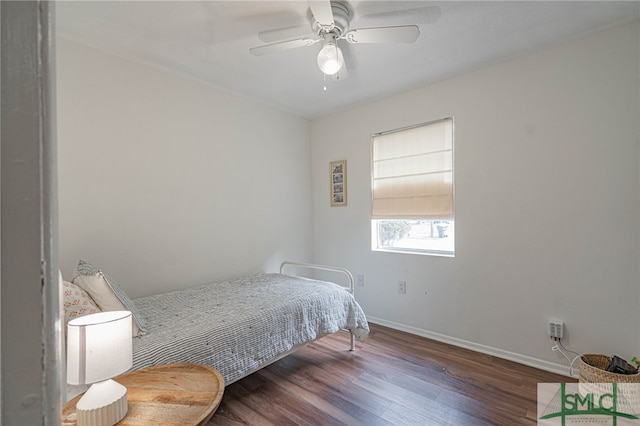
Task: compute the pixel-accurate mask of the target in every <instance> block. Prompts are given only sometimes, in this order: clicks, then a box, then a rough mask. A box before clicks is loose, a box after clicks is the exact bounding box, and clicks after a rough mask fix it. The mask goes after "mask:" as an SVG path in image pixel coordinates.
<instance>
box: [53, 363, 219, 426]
mask: <svg viewBox="0 0 640 426" xmlns="http://www.w3.org/2000/svg"><path fill="white" fill-rule="evenodd" d="M113 380H115V381H116V382H118V383H120V384H121V385H123V386H125V387H126V388H127V401H128V406H129V410H128V412H127V415H126V416H125V418H124V419H122V420H121V421H120V422H119V423H118V426H127V425H154V426H160V425H166V426H169V425H173V426H177V425H181V426H187V425H193V426H196V425H197V426H204V425H205V424H206V423H207V422H208V421H209V420H210V419H211V417H212V416H213V413H215V411H216V409H217V408H218V406H219V405H220V401H221V400H222V394H223V393H224V379H223V378H222V375H221V374H220V372H219V371H218V370H216V369H214V368H211V367H207V366H206V365H201V364H192V363H177V364H166V365H156V366H154V367H147V368H143V369H141V370H137V371H132V372H130V373H125V374H123V375H121V376H118V377H115V378H114V379H113ZM82 395H83V394H80V395H78V396H76V397H75V398H73V399H72V400H70V401H69V402H67V403H66V404H65V405H64V407H63V409H62V424H63V426H75V425H76V404H77V403H78V400H79V399H80V398H82Z"/></svg>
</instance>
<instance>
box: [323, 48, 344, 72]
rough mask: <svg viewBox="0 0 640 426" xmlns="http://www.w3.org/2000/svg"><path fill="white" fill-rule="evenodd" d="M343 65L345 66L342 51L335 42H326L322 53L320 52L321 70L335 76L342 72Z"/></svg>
mask: <svg viewBox="0 0 640 426" xmlns="http://www.w3.org/2000/svg"><path fill="white" fill-rule="evenodd" d="M342 65H344V57H343V56H342V49H340V48H339V47H338V46H337V45H336V43H335V41H333V40H332V41H327V42H325V44H324V46H323V47H322V49H320V52H318V67H319V68H320V70H321V71H322V72H323V73H325V74H327V75H333V74H335V73H337V72H338V71H340V68H342Z"/></svg>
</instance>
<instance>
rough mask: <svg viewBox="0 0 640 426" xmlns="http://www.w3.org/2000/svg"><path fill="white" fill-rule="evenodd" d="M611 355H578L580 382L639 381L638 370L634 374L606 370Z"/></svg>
mask: <svg viewBox="0 0 640 426" xmlns="http://www.w3.org/2000/svg"><path fill="white" fill-rule="evenodd" d="M610 362H611V357H609V356H607V355H597V354H586V355H582V356H581V357H580V375H579V377H578V380H579V382H580V383H640V371H636V372H635V374H618V373H611V372H609V371H607V367H608V366H609V363H610Z"/></svg>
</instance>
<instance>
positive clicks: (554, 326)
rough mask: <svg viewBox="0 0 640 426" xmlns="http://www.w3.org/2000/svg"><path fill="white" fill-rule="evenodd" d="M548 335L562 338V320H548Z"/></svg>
mask: <svg viewBox="0 0 640 426" xmlns="http://www.w3.org/2000/svg"><path fill="white" fill-rule="evenodd" d="M548 333H549V336H550V337H556V338H558V339H562V338H563V337H564V323H563V322H553V321H550V322H549V331H548Z"/></svg>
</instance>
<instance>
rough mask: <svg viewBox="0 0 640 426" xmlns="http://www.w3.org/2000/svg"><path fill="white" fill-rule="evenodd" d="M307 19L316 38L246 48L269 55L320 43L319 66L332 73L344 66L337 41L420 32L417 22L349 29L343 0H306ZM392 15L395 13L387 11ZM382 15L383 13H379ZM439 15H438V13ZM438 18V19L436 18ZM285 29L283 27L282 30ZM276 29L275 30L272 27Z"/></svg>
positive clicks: (410, 36)
mask: <svg viewBox="0 0 640 426" xmlns="http://www.w3.org/2000/svg"><path fill="white" fill-rule="evenodd" d="M308 3H309V19H310V21H311V27H312V30H313V32H314V33H316V34H317V36H315V37H306V36H303V37H300V38H296V39H293V40H285V41H279V42H274V43H269V44H265V45H262V46H258V47H253V48H251V49H249V52H251V54H253V55H255V56H263V55H269V54H272V53H277V52H282V51H285V50H289V49H295V48H299V47H306V46H311V45H313V44H316V43H318V42H322V44H323V46H322V49H320V52H319V53H318V58H317V62H318V67H319V68H320V70H321V71H322V72H323V73H324V74H325V75H329V76H333V75H335V74H336V73H338V71H340V69H341V68H342V67H343V66H344V62H345V60H344V55H343V52H342V49H341V48H340V47H339V46H338V41H339V40H346V42H347V43H352V44H359V43H413V42H414V41H416V40H417V39H418V36H419V35H420V29H419V28H418V26H417V25H399V26H388V27H372V28H359V29H351V30H350V29H349V23H350V21H351V18H352V17H353V12H352V9H351V7H350V5H349V4H348V3H347V2H345V1H335V0H334V1H330V0H309V2H308ZM438 12H439V10H438ZM387 13H388V14H390V15H391V14H394V13H396V12H394V11H392V12H387ZM378 15H379V17H380V18H384V15H385V13H382V14H378ZM438 16H439V15H438ZM436 19H437V18H436ZM283 30H286V29H283ZM275 31H277V30H275Z"/></svg>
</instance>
